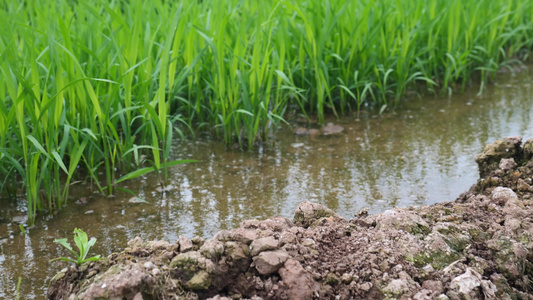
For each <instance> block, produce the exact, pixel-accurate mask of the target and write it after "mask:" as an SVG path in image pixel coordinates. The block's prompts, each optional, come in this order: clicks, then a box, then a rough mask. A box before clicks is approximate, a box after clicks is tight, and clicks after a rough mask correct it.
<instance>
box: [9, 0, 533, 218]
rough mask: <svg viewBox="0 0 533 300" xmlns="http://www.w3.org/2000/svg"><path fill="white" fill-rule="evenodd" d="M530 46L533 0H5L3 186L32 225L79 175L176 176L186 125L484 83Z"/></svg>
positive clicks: (117, 179)
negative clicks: (176, 149) (177, 149)
mask: <svg viewBox="0 0 533 300" xmlns="http://www.w3.org/2000/svg"><path fill="white" fill-rule="evenodd" d="M532 46H533V2H532V1H530V0H479V1H461V0H430V1H421V0H407V1H400V0H346V1H344V0H332V1H319V0H307V1H289V0H287V1H274V0H264V1H240V0H226V1H215V0H212V1H211V0H194V1H188V0H183V1H163V0H154V1H141V0H116V1H97V0H80V1H74V0H53V1H52V0H42V1H20V0H0V179H1V182H0V185H1V195H2V197H13V198H16V197H17V195H18V196H20V195H23V197H25V198H26V200H27V208H26V210H27V213H28V216H29V223H32V220H34V218H35V215H36V213H37V212H39V211H46V212H48V213H51V212H53V211H55V210H57V209H60V208H61V207H62V206H64V205H65V204H66V199H67V198H68V194H69V187H70V186H71V184H72V183H75V182H78V181H88V182H90V183H91V184H92V185H93V186H94V188H95V189H98V190H100V192H101V193H104V194H108V195H112V194H113V193H115V191H116V190H120V191H127V190H126V189H125V188H123V187H121V185H120V184H121V183H122V182H124V181H126V180H128V179H133V178H136V177H139V176H141V175H144V174H147V173H149V172H160V182H161V183H164V182H165V181H166V180H167V169H168V167H169V166H172V165H176V164H181V163H186V162H191V161H190V160H171V159H170V152H171V145H172V144H173V143H172V141H173V140H174V139H176V138H182V137H183V136H185V135H190V134H191V133H193V134H194V133H198V132H208V133H210V134H213V135H215V136H217V137H218V138H219V139H221V140H223V141H224V142H225V144H226V145H227V146H232V145H234V144H236V145H238V146H239V147H240V148H243V149H250V148H252V147H253V146H254V145H255V144H257V143H261V142H265V141H267V140H268V138H269V137H270V136H271V135H272V134H273V133H275V132H276V130H277V129H278V127H279V125H280V124H281V123H282V122H286V119H287V117H286V116H287V115H289V114H292V115H302V116H304V117H307V116H309V115H313V116H316V117H317V119H318V122H319V123H320V122H323V120H324V118H325V116H326V115H342V114H344V113H346V112H347V111H349V110H355V111H357V110H360V109H361V108H363V107H364V108H365V109H369V108H371V109H376V110H378V111H380V112H383V111H386V110H387V109H390V108H391V107H394V106H396V105H402V99H403V98H404V96H405V94H406V92H407V91H414V92H419V93H427V92H430V93H438V94H450V93H452V92H457V91H461V90H462V89H464V88H465V87H466V86H468V85H469V83H470V82H472V81H476V82H481V88H480V90H481V91H482V90H483V87H484V86H485V85H486V84H488V83H489V81H490V78H491V75H492V74H494V73H495V72H496V71H497V70H499V69H500V68H502V67H505V66H510V65H512V64H513V63H517V62H519V61H523V60H526V59H527V57H528V54H529V52H530V50H531V49H532ZM21 182H22V184H20V183H21Z"/></svg>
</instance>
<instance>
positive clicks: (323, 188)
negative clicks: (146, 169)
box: [0, 73, 533, 299]
mask: <svg viewBox="0 0 533 300" xmlns="http://www.w3.org/2000/svg"><path fill="white" fill-rule="evenodd" d="M476 92H477V91H476V90H474V91H472V92H467V93H464V94H462V95H453V97H451V98H426V99H411V100H410V101H409V102H407V103H405V104H404V106H403V108H402V109H397V110H396V111H394V112H390V113H386V114H383V115H381V116H377V115H372V114H369V113H365V112H362V113H361V114H360V115H359V116H358V115H356V114H352V115H349V116H346V117H344V118H342V119H341V120H332V121H334V122H335V123H336V124H340V125H342V126H343V127H344V133H342V134H341V135H339V136H327V137H326V136H323V137H299V136H295V135H294V134H293V131H294V130H295V129H296V128H297V127H298V125H297V124H294V125H292V126H291V127H288V126H286V127H285V128H283V129H282V130H281V131H280V132H279V134H278V135H277V137H276V142H275V143H274V144H273V145H271V146H270V147H268V148H260V149H256V150H254V151H252V152H250V153H243V152H240V151H231V150H225V149H224V147H223V146H222V145H221V144H220V143H217V142H212V141H205V140H199V141H189V142H182V143H178V144H176V145H175V147H174V150H173V151H174V152H173V154H172V155H173V156H174V158H194V159H197V160H198V162H197V163H194V164H188V165H182V166H176V167H173V168H172V169H171V173H170V179H169V185H168V186H167V187H166V191H161V190H157V189H156V188H157V187H158V186H159V184H158V179H157V178H156V177H146V178H142V179H139V180H136V181H132V182H128V184H127V185H128V186H127V187H128V188H130V189H132V190H134V191H136V192H137V193H138V194H139V195H140V197H142V198H143V199H144V200H146V201H147V202H148V203H132V202H130V198H131V196H128V195H124V194H119V195H117V197H116V198H111V199H107V198H104V197H101V196H98V195H97V194H95V193H93V192H91V189H90V188H91V187H90V185H88V184H78V185H74V186H73V187H72V189H71V194H72V199H71V200H70V203H69V205H68V207H67V208H66V209H64V210H62V211H61V212H59V213H58V214H57V215H55V216H53V217H42V218H40V219H39V220H38V222H37V226H36V227H35V228H33V229H31V230H29V233H28V234H26V235H24V234H22V233H21V232H20V229H19V223H20V222H24V217H23V215H24V214H23V212H22V211H23V209H24V206H25V204H24V203H23V202H22V201H19V202H14V201H12V200H10V199H0V205H1V206H0V207H1V209H0V298H1V299H13V298H14V295H15V293H16V283H17V278H19V277H21V278H22V281H21V286H20V295H21V299H42V298H44V295H45V290H46V287H47V281H48V280H49V279H50V278H51V276H53V274H55V272H56V271H58V270H60V269H61V268H63V267H64V266H66V263H63V262H54V263H49V260H50V259H51V258H55V257H58V256H65V255H68V253H67V251H66V250H65V249H62V248H61V247H60V246H58V245H56V244H55V243H53V240H54V239H56V238H61V237H68V238H69V240H71V239H72V230H73V229H74V228H75V227H78V228H82V229H84V230H85V231H86V232H88V234H89V236H95V237H97V239H98V243H97V245H96V246H95V247H94V248H93V249H92V251H91V254H97V253H98V254H102V255H104V256H107V255H109V254H110V253H112V252H116V251H120V250H122V248H123V247H124V246H125V245H126V242H127V241H128V240H129V239H132V238H134V237H135V236H141V237H142V238H143V239H145V240H157V239H165V240H169V241H175V240H176V239H177V237H178V236H179V235H180V234H183V235H186V236H189V237H192V236H194V235H200V236H206V237H209V236H211V235H212V234H213V233H214V232H215V231H216V230H218V229H221V228H231V227H234V226H237V225H238V223H239V222H240V221H242V220H244V219H249V218H266V217H268V216H272V215H281V216H285V217H291V216H292V212H293V210H294V208H295V207H296V205H297V203H299V202H301V201H304V200H311V201H315V202H319V203H322V204H325V205H326V206H328V207H330V208H332V209H334V210H335V211H337V212H338V213H339V214H341V215H343V216H345V217H350V216H351V215H352V214H353V213H354V212H356V211H358V210H360V209H361V208H363V207H368V208H369V209H370V212H371V213H377V212H380V211H383V210H386V209H388V208H391V207H393V206H410V205H422V204H431V203H435V202H441V201H448V200H454V199H455V198H456V197H457V196H458V195H459V194H460V193H461V192H462V191H465V190H466V189H468V188H469V186H470V185H471V184H473V183H474V182H475V181H476V179H477V176H478V174H477V168H476V165H475V163H474V160H473V157H474V155H475V154H476V153H479V152H480V151H481V150H482V148H483V147H484V145H485V144H486V143H489V142H492V141H494V140H496V139H499V138H501V137H504V136H509V135H522V136H524V138H526V139H527V138H532V137H533V126H531V125H532V124H533V105H532V101H531V99H533V91H532V89H531V79H529V77H528V75H527V74H525V73H521V74H519V76H510V75H502V76H500V78H498V80H497V82H496V84H495V85H494V86H491V87H489V88H488V90H486V91H485V93H484V94H483V96H482V97H478V96H476ZM71 241H72V240H71Z"/></svg>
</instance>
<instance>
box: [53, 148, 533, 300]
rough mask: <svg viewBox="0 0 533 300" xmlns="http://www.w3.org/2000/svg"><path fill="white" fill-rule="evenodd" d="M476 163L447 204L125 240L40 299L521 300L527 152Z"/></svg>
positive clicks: (529, 232) (525, 292) (499, 151)
mask: <svg viewBox="0 0 533 300" xmlns="http://www.w3.org/2000/svg"><path fill="white" fill-rule="evenodd" d="M506 149H508V150H506ZM510 152H512V153H510ZM476 161H477V162H478V164H479V166H480V173H481V174H482V175H483V177H482V178H481V179H480V180H479V181H478V182H477V183H476V184H475V185H474V186H473V187H472V188H471V189H470V190H469V191H467V192H465V193H464V194H463V195H461V197H459V198H458V199H457V200H456V201H454V202H446V203H439V204H435V205H430V206H421V207H415V208H395V209H392V210H388V211H385V212H383V213H381V214H378V215H368V214H367V213H366V211H364V210H363V211H361V212H358V213H356V214H355V218H354V219H352V220H346V219H344V218H342V217H340V216H338V215H337V214H335V213H334V212H333V211H332V210H330V209H328V208H326V207H324V206H322V205H320V204H315V203H311V202H303V203H301V204H300V205H299V206H298V208H297V209H296V212H295V215H294V219H293V220H289V219H286V218H282V217H272V218H270V219H267V220H262V221H259V220H248V221H244V222H242V223H241V225H240V227H239V228H237V229H234V230H231V231H227V230H222V231H220V232H218V233H217V234H216V235H215V236H214V237H213V238H211V239H209V240H204V239H203V238H199V237H196V238H193V239H192V240H191V239H188V238H186V237H183V236H181V237H180V238H179V239H178V241H176V242H175V243H168V242H165V241H156V242H153V241H151V242H143V241H142V240H141V239H140V238H135V239H134V240H132V241H130V242H129V243H128V247H127V248H126V249H125V250H124V251H123V252H121V253H114V254H112V255H110V256H109V257H108V258H107V259H106V260H105V261H101V262H93V263H91V264H86V265H83V266H81V267H79V268H75V267H71V268H67V269H64V270H62V271H61V272H60V273H58V275H56V276H55V277H54V279H53V280H52V282H51V285H50V288H49V290H48V299H135V300H140V299H206V298H211V299H256V300H257V299H418V300H421V299H533V285H532V284H531V276H532V275H533V265H532V262H533V219H532V217H531V216H533V200H532V195H533V188H532V185H531V184H532V183H531V181H532V178H533V140H529V141H527V142H526V143H525V144H524V145H523V146H522V145H521V138H519V137H513V138H506V139H503V140H500V141H497V142H495V143H494V144H492V145H489V146H487V148H486V149H485V151H484V152H483V153H482V154H480V155H478V156H477V157H476Z"/></svg>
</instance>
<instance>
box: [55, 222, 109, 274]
mask: <svg viewBox="0 0 533 300" xmlns="http://www.w3.org/2000/svg"><path fill="white" fill-rule="evenodd" d="M74 242H75V243H76V246H78V249H79V252H80V253H79V254H78V253H76V251H74V250H73V249H72V247H71V246H70V244H69V242H67V239H66V238H64V239H56V240H54V243H58V244H60V245H62V246H63V247H65V248H67V249H68V250H69V251H70V252H72V253H73V254H74V256H75V258H76V259H72V258H68V257H59V258H54V259H52V260H50V262H52V261H56V260H64V261H70V262H73V263H75V264H76V265H78V266H79V265H81V264H83V263H86V262H88V261H96V260H101V259H103V258H101V257H100V255H96V256H93V257H89V258H86V257H87V253H89V249H90V248H91V247H92V246H94V244H95V243H96V238H94V237H93V238H91V240H90V241H89V240H88V238H87V234H86V233H85V232H83V230H81V229H78V228H76V229H74Z"/></svg>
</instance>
